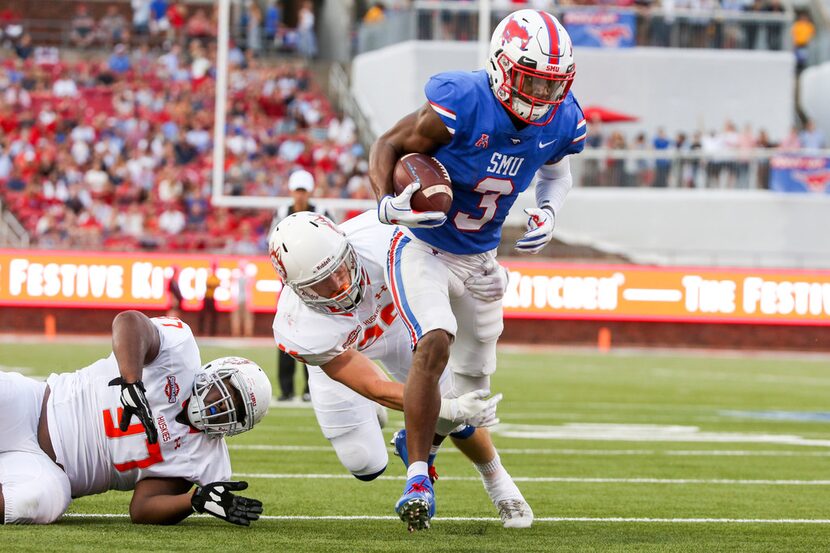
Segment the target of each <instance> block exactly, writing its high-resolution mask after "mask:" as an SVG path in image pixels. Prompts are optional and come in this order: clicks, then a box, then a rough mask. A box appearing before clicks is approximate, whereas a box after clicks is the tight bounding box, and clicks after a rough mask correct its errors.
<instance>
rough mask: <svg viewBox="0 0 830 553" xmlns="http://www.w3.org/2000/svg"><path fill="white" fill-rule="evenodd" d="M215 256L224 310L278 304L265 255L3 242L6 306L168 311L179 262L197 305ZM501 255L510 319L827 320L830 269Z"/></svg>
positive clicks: (1, 295)
mask: <svg viewBox="0 0 830 553" xmlns="http://www.w3.org/2000/svg"><path fill="white" fill-rule="evenodd" d="M212 263H216V265H217V269H216V273H217V276H218V277H219V280H220V282H221V285H220V287H219V288H218V289H217V290H216V300H217V307H218V309H219V310H221V311H229V310H231V309H233V307H234V306H235V302H236V298H237V295H238V294H239V290H240V288H244V293H245V297H246V298H248V304H249V305H250V306H251V309H252V310H253V311H256V312H261V313H272V312H274V310H275V307H276V305H277V300H278V298H279V293H280V291H281V290H282V282H280V280H279V279H278V277H277V276H276V273H275V272H274V270H273V268H272V267H271V263H270V261H269V260H268V258H267V257H265V256H260V257H248V258H243V257H237V256H224V255H165V254H151V253H135V254H128V253H89V252H69V251H64V252H57V251H41V250H0V306H19V307H26V306H32V307H50V306H51V307H76V308H89V309H101V308H105V309H106V308H110V309H128V308H133V309H152V310H164V309H167V308H168V307H169V305H170V295H169V292H168V283H169V280H170V278H172V276H173V274H174V270H175V274H176V275H177V276H176V278H177V280H178V284H179V288H180V290H181V293H182V295H183V296H184V302H183V305H182V309H184V310H186V311H193V310H198V309H201V306H202V297H203V296H204V291H205V281H206V280H207V277H208V274H209V273H210V267H211V264H212ZM502 263H503V264H504V265H505V266H506V267H507V268H508V269H509V270H510V283H509V285H508V288H507V292H506V294H505V296H504V313H505V317H506V318H524V319H563V320H618V321H664V322H701V323H743V324H789V325H830V271H798V270H769V269H722V268H700V267H670V268H664V267H647V266H637V265H578V264H565V263H529V262H520V261H509V260H506V261H503V262H502ZM243 275H244V276H243Z"/></svg>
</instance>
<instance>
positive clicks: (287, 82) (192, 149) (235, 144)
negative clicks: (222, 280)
mask: <svg viewBox="0 0 830 553" xmlns="http://www.w3.org/2000/svg"><path fill="white" fill-rule="evenodd" d="M122 46H123V45H117V46H116V47H115V49H114V52H113V54H112V55H111V56H109V58H95V57H93V58H86V57H85V58H84V59H77V61H64V60H63V59H59V60H52V59H50V60H48V61H43V60H38V59H20V58H18V59H13V58H10V59H7V61H6V63H5V64H4V66H3V67H2V68H0V88H2V96H0V127H2V130H3V134H2V139H0V145H1V146H2V153H0V182H2V187H1V188H0V189H1V190H2V194H0V197H2V198H3V200H4V202H5V203H6V205H7V206H8V207H9V208H10V209H11V211H12V212H13V213H14V214H15V216H16V217H17V218H18V219H19V220H20V222H21V223H22V224H23V226H24V227H25V229H26V230H27V231H28V232H29V233H30V235H31V236H32V238H33V242H34V243H36V244H37V245H39V246H41V247H54V248H57V247H61V248H65V247H69V248H77V247H83V248H100V247H103V248H107V249H120V250H130V249H135V248H143V249H155V248H158V247H160V246H161V245H162V244H163V245H164V247H165V248H166V249H174V250H176V249H178V250H204V249H208V250H214V251H216V250H219V251H227V252H232V253H256V252H260V251H263V249H264V243H263V242H264V239H265V234H266V233H267V231H268V230H269V228H268V225H269V224H270V221H271V214H270V213H267V212H262V211H242V210H235V212H234V213H229V212H228V210H226V209H213V208H212V207H211V206H210V202H209V199H208V184H209V183H208V178H209V173H210V166H211V158H210V150H209V146H210V143H211V140H212V139H211V132H210V129H211V126H212V122H213V111H212V108H213V102H214V99H213V92H214V91H213V77H212V66H213V64H214V61H213V59H214V52H213V51H212V48H210V47H208V48H206V47H205V46H204V45H203V44H202V43H201V42H199V41H196V40H193V41H191V42H190V43H189V46H188V49H187V52H186V53H183V52H182V50H181V49H180V48H179V47H178V46H177V45H176V44H174V45H172V46H171V47H170V48H169V49H167V50H163V51H159V52H154V51H152V50H150V49H148V48H146V47H145V48H139V49H134V50H133V51H132V52H129V53H127V52H126V50H125V48H123V47H122ZM61 54H66V53H65V52H61ZM70 55H71V53H70ZM70 55H63V56H60V57H61V58H66V59H67V60H68V59H70ZM235 59H237V60H238V61H237V69H236V70H235V71H234V72H233V73H232V76H231V83H230V86H231V94H230V101H229V125H228V139H227V145H226V146H227V157H226V167H227V171H228V178H227V186H228V188H229V190H228V193H231V194H243V193H244V194H248V195H270V196H273V195H285V194H287V191H286V190H284V188H285V182H286V180H287V175H288V174H289V173H290V171H291V170H292V169H293V168H295V167H303V168H305V169H308V170H310V171H313V172H315V173H317V177H318V179H317V180H318V182H319V183H321V186H320V187H319V192H318V194H319V195H320V196H334V197H341V196H344V195H346V196H352V197H368V193H369V192H368V187H367V186H366V182H365V170H366V164H365V161H363V162H361V159H362V157H363V156H362V147H360V146H359V145H357V144H356V143H355V140H354V130H353V125H352V123H351V122H350V120H348V119H343V120H341V119H340V118H338V117H337V115H336V114H335V113H334V111H333V109H332V107H331V105H330V104H329V102H328V100H327V99H326V97H325V96H324V95H323V94H322V93H321V92H320V91H319V89H318V88H317V87H316V86H315V85H314V83H313V80H312V77H311V73H310V71H309V70H308V69H307V67H305V66H304V65H302V64H298V63H295V62H294V61H291V60H288V61H287V60H281V61H279V62H277V63H275V64H268V65H267V66H265V64H260V63H259V62H258V61H256V60H254V59H253V58H249V59H245V57H244V55H243V54H242V52H241V51H239V50H238V51H237V53H236V55H235Z"/></svg>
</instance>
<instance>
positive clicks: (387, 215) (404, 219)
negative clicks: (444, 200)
mask: <svg viewBox="0 0 830 553" xmlns="http://www.w3.org/2000/svg"><path fill="white" fill-rule="evenodd" d="M420 188H421V183H420V182H413V183H412V184H410V185H409V186H407V187H406V188H404V189H403V191H402V192H401V193H400V194H398V195H397V196H392V195H391V194H387V195H386V196H384V197H383V198H381V199H380V203H379V204H378V220H379V221H380V222H381V223H383V224H385V225H403V226H405V227H412V228H434V227H440V226H441V225H443V224H444V223H445V222H446V221H447V216H446V214H444V213H442V212H441V211H415V210H413V209H412V206H411V205H410V204H409V202H410V199H411V198H412V195H413V194H414V193H415V192H417V191H418V189H420Z"/></svg>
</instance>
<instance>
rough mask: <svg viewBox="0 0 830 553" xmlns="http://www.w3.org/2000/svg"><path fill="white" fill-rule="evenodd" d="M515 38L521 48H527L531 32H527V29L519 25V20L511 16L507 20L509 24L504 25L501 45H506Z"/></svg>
mask: <svg viewBox="0 0 830 553" xmlns="http://www.w3.org/2000/svg"><path fill="white" fill-rule="evenodd" d="M514 40H518V41H519V48H521V49H522V50H527V43H528V42H530V33H528V32H527V29H525V28H524V27H522V26H521V25H519V22H518V21H516V20H515V19H514V18H511V19H510V21H508V22H507V25H505V26H504V32H503V33H502V35H501V45H502V46H504V45H505V44H507V43H508V42H513V41H514Z"/></svg>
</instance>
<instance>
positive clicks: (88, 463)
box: [0, 311, 271, 526]
mask: <svg viewBox="0 0 830 553" xmlns="http://www.w3.org/2000/svg"><path fill="white" fill-rule="evenodd" d="M112 328H113V337H112V342H113V353H112V354H111V355H110V356H109V357H107V358H106V359H101V360H99V361H96V362H95V363H93V364H92V365H90V366H88V367H86V368H84V369H81V370H79V371H76V372H72V373H63V374H52V375H51V376H50V377H49V378H48V380H47V381H46V382H45V383H44V382H38V381H36V380H33V379H30V378H26V377H24V376H22V375H20V374H18V373H0V405H3V408H4V410H5V412H6V413H8V414H12V413H13V414H14V416H5V417H2V418H1V419H0V512H2V513H3V514H4V518H3V520H2V521H0V522H5V523H6V524H12V523H19V524H25V523H34V524H48V523H51V522H54V521H55V520H57V519H58V518H59V517H60V516H61V515H62V514H63V513H64V512H65V511H66V509H67V507H68V506H69V503H70V501H71V499H72V498H75V497H82V496H85V495H92V494H98V493H102V492H105V491H107V490H134V491H133V497H132V501H131V502H130V518H131V519H132V521H133V522H136V523H144V524H173V523H176V522H179V521H181V520H183V519H184V518H186V517H187V516H189V515H190V514H191V513H192V512H193V511H194V510H196V511H197V512H207V513H210V514H212V515H214V516H216V517H219V518H222V519H224V520H227V521H228V522H232V523H234V524H240V525H244V526H248V525H249V524H250V523H251V521H253V520H256V519H258V518H259V514H260V513H261V512H262V503H260V502H259V501H257V500H255V499H249V498H245V497H241V496H237V495H235V494H233V493H232V492H233V491H238V490H243V489H245V488H246V487H247V483H245V482H229V481H228V480H229V479H230V477H231V465H230V457H229V455H228V448H227V446H226V445H225V440H224V439H223V437H224V436H230V435H234V434H239V433H241V432H245V431H247V430H250V429H251V428H253V426H254V424H256V423H257V422H259V421H260V420H262V418H263V417H264V416H265V413H266V412H267V410H268V403H269V401H270V399H271V384H270V382H269V381H268V378H267V377H266V376H265V373H264V372H263V371H262V369H261V368H259V367H258V366H257V365H256V364H255V363H253V362H251V361H248V360H247V359H242V358H240V357H225V358H222V359H217V360H214V361H212V362H210V363H208V364H206V365H204V366H203V367H201V368H200V365H201V360H200V358H199V348H198V346H197V345H196V340H195V339H194V338H193V333H192V332H191V331H190V327H189V326H188V325H186V324H185V323H183V322H182V321H180V320H178V319H174V318H166V317H159V318H154V319H149V318H147V317H146V316H144V315H143V314H141V313H139V312H137V311H125V312H123V313H120V314H119V315H118V316H116V317H115V320H114V321H113V325H112ZM133 415H135V416H136V418H137V420H136V421H135V422H134V423H133V424H130V421H131V419H132V418H133ZM194 484H196V486H197V488H196V490H195V492H192V491H191V488H192V487H193V485H194Z"/></svg>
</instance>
